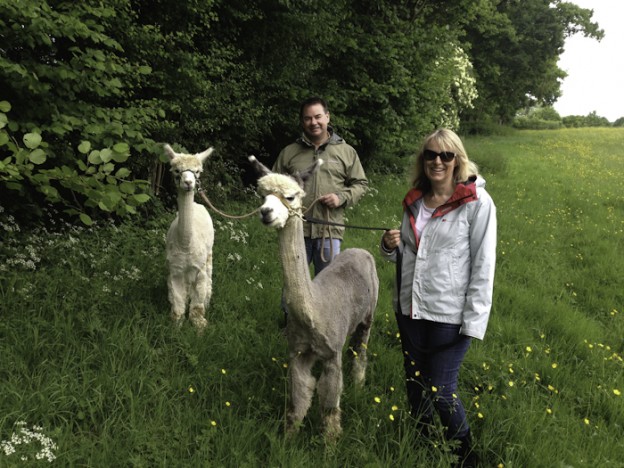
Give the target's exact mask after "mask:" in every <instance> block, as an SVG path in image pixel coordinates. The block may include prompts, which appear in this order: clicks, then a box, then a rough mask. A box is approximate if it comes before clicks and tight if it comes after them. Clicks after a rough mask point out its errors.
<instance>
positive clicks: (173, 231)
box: [165, 145, 214, 332]
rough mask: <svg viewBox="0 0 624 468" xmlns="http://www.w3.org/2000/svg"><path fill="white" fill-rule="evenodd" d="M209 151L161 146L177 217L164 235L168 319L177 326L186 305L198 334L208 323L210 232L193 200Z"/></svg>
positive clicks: (201, 209)
mask: <svg viewBox="0 0 624 468" xmlns="http://www.w3.org/2000/svg"><path fill="white" fill-rule="evenodd" d="M212 151H213V148H208V149H207V150H206V151H204V152H202V153H197V154H194V155H193V154H181V153H176V152H174V151H173V149H171V147H170V146H169V145H165V152H166V153H167V156H168V157H169V159H170V163H171V173H172V174H173V178H174V180H175V184H176V188H177V191H178V215H177V216H176V218H175V219H174V220H173V222H172V223H171V226H170V227H169V231H168V232H167V264H168V266H169V278H168V280H167V286H168V289H169V302H170V303H171V318H172V319H173V321H174V323H176V324H177V325H181V324H182V321H183V320H184V315H185V313H186V306H187V304H189V302H190V306H189V319H190V321H191V323H192V324H193V325H194V326H195V327H197V328H198V330H199V331H200V332H201V331H202V330H203V329H204V328H205V327H206V325H207V323H208V322H207V321H206V318H205V311H206V308H207V307H208V304H209V303H210V297H211V296H212V246H213V243H214V228H213V226H212V219H211V218H210V215H209V214H208V211H207V210H206V208H205V207H204V206H203V205H200V204H198V203H195V201H194V198H195V189H196V188H197V186H198V184H199V176H200V174H201V172H202V166H203V163H204V161H205V160H206V159H207V158H208V156H210V154H211V153H212Z"/></svg>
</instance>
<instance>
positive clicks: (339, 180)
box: [273, 97, 368, 275]
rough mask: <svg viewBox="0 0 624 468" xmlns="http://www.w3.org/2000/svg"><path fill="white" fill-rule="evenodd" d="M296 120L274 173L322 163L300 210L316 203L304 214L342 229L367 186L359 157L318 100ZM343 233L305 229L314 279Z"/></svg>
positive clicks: (335, 252) (319, 227)
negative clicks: (297, 127)
mask: <svg viewBox="0 0 624 468" xmlns="http://www.w3.org/2000/svg"><path fill="white" fill-rule="evenodd" d="M299 119H300V123H301V127H302V129H303V134H302V135H301V137H300V138H298V139H297V141H296V142H295V143H292V144H290V145H288V146H287V147H286V148H284V149H283V150H282V151H281V152H280V154H279V156H278V157H277V160H276V161H275V164H274V165H273V171H274V172H281V173H287V174H294V173H295V172H298V171H303V170H305V169H307V168H308V167H310V166H311V165H312V164H313V163H314V161H316V160H317V159H319V158H320V159H322V160H323V165H322V166H321V167H320V168H319V169H318V171H316V173H315V174H314V175H313V176H312V177H311V178H310V179H308V181H307V182H306V186H305V191H306V196H305V198H304V200H303V203H304V206H305V207H306V208H308V207H310V205H312V203H313V202H314V201H315V200H316V199H318V201H317V202H316V203H315V204H314V206H313V207H312V209H311V210H310V211H308V213H307V214H306V215H307V216H308V217H312V218H317V219H326V218H328V219H329V221H331V222H334V223H340V224H343V223H344V210H345V208H348V207H350V206H352V205H355V204H356V203H357V202H358V201H359V200H360V198H362V196H363V195H364V192H366V189H367V187H368V180H367V179H366V175H365V174H364V169H363V168H362V164H361V163H360V158H359V157H358V155H357V152H356V151H355V149H354V148H353V147H352V146H350V145H348V144H347V143H346V142H345V141H344V140H343V139H342V138H341V137H340V136H339V135H338V134H337V133H335V132H334V131H333V129H332V128H331V126H330V125H329V110H328V108H327V103H326V102H325V101H324V100H323V99H321V98H319V97H311V98H309V99H306V100H305V101H303V103H301V107H300V110H299ZM328 229H329V231H330V232H331V236H330V235H329V232H328ZM323 232H325V236H323ZM343 234H344V228H343V227H338V226H326V225H320V224H311V223H305V224H304V237H305V244H306V252H307V256H308V263H312V262H313V263H314V274H315V275H318V274H319V273H320V272H321V270H323V268H325V267H326V266H327V265H328V264H329V262H330V261H331V259H332V258H333V257H335V256H336V255H338V253H339V252H340V245H341V243H342V237H343ZM324 237H325V239H323V238H324ZM330 237H331V240H332V242H331V244H330ZM330 255H333V256H331V257H330Z"/></svg>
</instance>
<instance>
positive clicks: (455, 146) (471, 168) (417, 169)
mask: <svg viewBox="0 0 624 468" xmlns="http://www.w3.org/2000/svg"><path fill="white" fill-rule="evenodd" d="M431 142H435V143H437V144H438V146H439V147H440V150H442V151H449V152H451V153H455V159H456V161H457V164H456V166H455V170H454V179H455V183H459V182H464V181H466V180H468V178H469V177H470V176H474V175H477V174H478V173H479V168H478V167H477V165H476V164H475V163H474V162H472V161H471V160H470V159H468V155H467V154H466V149H465V148H464V144H463V143H462V141H461V139H460V138H459V137H458V136H457V134H456V133H455V132H454V131H452V130H449V129H448V128H439V129H438V130H436V131H435V132H433V133H431V134H430V135H429V136H427V137H426V138H425V140H424V141H423V144H422V146H421V148H420V152H419V153H418V155H417V156H416V160H415V161H414V164H413V166H412V170H411V177H410V184H411V185H412V186H413V187H414V188H417V189H419V190H421V191H422V192H423V193H426V192H428V191H429V190H431V182H430V181H429V179H428V178H427V176H426V175H425V159H424V152H425V149H427V146H428V145H429V144H430V143H431Z"/></svg>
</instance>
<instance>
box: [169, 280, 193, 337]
mask: <svg viewBox="0 0 624 468" xmlns="http://www.w3.org/2000/svg"><path fill="white" fill-rule="evenodd" d="M167 286H168V289H169V303H170V304H171V319H172V320H173V323H175V324H176V325H177V326H180V325H182V322H183V320H184V312H185V311H186V302H187V298H188V288H187V284H186V281H185V280H184V276H183V275H176V274H173V273H171V274H169V278H168V280H167Z"/></svg>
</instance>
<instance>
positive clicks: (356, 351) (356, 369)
mask: <svg viewBox="0 0 624 468" xmlns="http://www.w3.org/2000/svg"><path fill="white" fill-rule="evenodd" d="M370 330H371V323H370V321H367V322H364V323H361V324H360V325H358V327H357V329H356V330H355V333H354V334H353V336H352V337H351V343H350V346H351V350H352V356H353V368H352V374H353V381H354V382H355V385H357V386H358V387H361V386H362V385H363V384H364V379H365V378H366V364H367V362H368V358H367V353H366V351H367V348H368V339H369V337H370Z"/></svg>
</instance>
